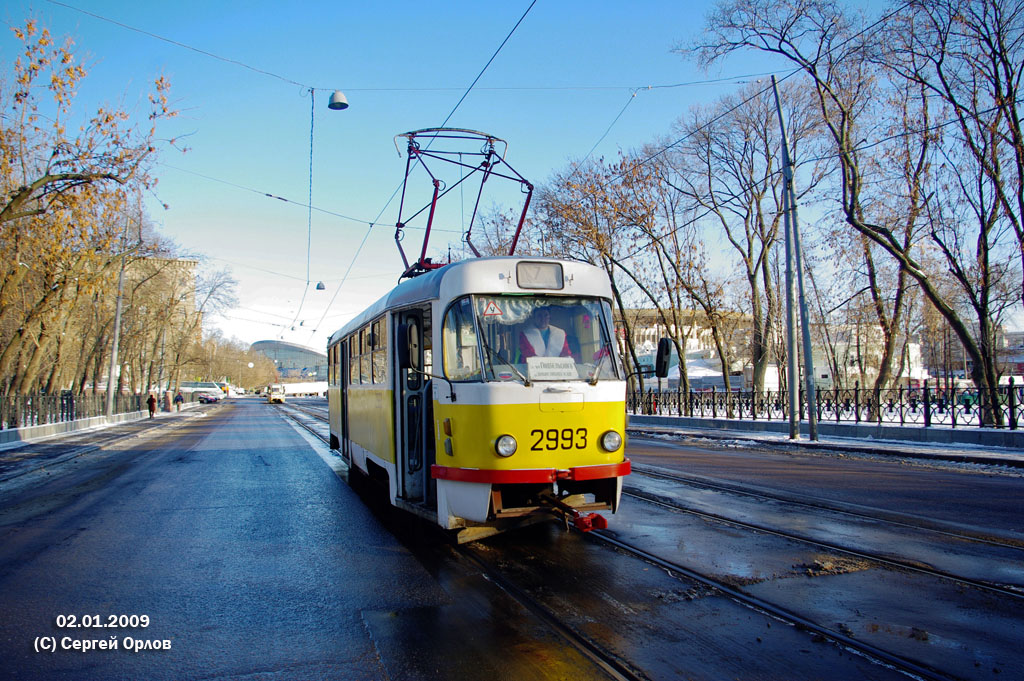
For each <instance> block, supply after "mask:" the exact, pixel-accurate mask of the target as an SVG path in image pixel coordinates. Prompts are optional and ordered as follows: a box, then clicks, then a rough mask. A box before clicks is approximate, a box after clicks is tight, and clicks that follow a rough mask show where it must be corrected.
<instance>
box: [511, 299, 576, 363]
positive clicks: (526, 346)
mask: <svg viewBox="0 0 1024 681" xmlns="http://www.w3.org/2000/svg"><path fill="white" fill-rule="evenodd" d="M519 352H520V353H521V354H522V356H523V357H524V358H525V357H571V356H572V353H571V352H570V351H569V339H568V338H567V337H566V334H565V331H563V330H562V329H560V328H558V327H557V326H552V325H551V309H550V308H547V307H538V308H536V309H535V310H534V311H533V314H531V315H530V322H529V324H527V325H526V327H525V328H524V329H523V330H522V331H520V332H519Z"/></svg>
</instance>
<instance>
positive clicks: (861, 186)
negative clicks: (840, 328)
mask: <svg viewBox="0 0 1024 681" xmlns="http://www.w3.org/2000/svg"><path fill="white" fill-rule="evenodd" d="M977 2H978V3H983V2H985V0H977ZM937 6H938V4H937ZM906 7H907V6H906V5H904V6H902V7H901V8H899V9H898V10H896V11H894V12H891V13H890V14H889V15H887V16H886V17H885V18H884V19H885V20H887V21H891V22H897V23H900V24H901V29H900V30H899V31H897V34H898V35H906V34H907V33H908V31H907V28H906V18H907V17H908V16H910V18H911V19H913V15H912V14H911V15H908V14H906V12H908V11H912V9H913V8H911V10H907V9H906ZM883 24H885V21H883V20H880V21H876V22H874V23H872V24H868V23H867V22H866V21H864V20H862V19H860V18H858V17H855V16H853V15H852V14H850V13H848V12H845V11H844V10H843V9H842V8H841V7H840V6H839V5H838V4H837V3H836V2H832V1H831V0H808V1H806V2H801V3H799V4H798V5H785V6H783V7H781V8H780V7H779V6H778V5H777V4H776V3H770V2H767V0H751V1H743V2H740V1H739V0H728V1H723V2H720V3H719V5H718V6H717V9H716V11H715V12H714V13H713V14H712V16H711V18H710V24H709V26H708V29H707V31H706V34H705V36H704V39H703V40H702V41H701V42H700V43H699V44H698V45H697V46H696V51H697V53H698V55H699V56H700V58H701V59H702V61H703V62H704V63H709V62H711V61H714V60H716V59H718V58H721V57H723V56H725V55H727V54H729V53H731V52H734V51H736V50H741V49H750V48H753V49H757V50H762V51H766V52H771V53H774V54H778V55H781V56H782V57H784V58H786V59H788V60H790V61H791V62H792V63H793V64H795V65H796V66H797V67H798V69H799V70H800V71H801V72H802V74H803V75H804V77H806V78H809V79H810V82H811V83H812V85H813V86H814V90H815V93H816V100H817V102H818V105H819V108H820V112H821V117H822V120H823V122H824V125H825V127H826V130H827V134H828V137H829V139H830V140H831V144H832V147H833V152H834V154H835V155H836V157H837V159H838V164H839V169H840V174H841V180H840V190H841V201H840V206H841V210H842V213H843V216H844V218H845V220H846V222H847V224H849V225H850V226H851V227H852V228H853V229H855V230H856V231H857V232H858V233H859V234H861V235H862V236H863V237H864V238H865V239H866V240H867V241H868V242H870V249H873V248H875V247H878V248H879V249H880V250H881V251H883V252H884V253H886V254H887V255H888V256H891V257H892V258H893V259H894V260H895V262H896V263H897V267H898V270H899V272H900V274H901V275H902V276H905V277H909V278H911V279H913V280H914V281H915V282H916V284H917V285H918V286H919V287H920V289H921V291H922V293H923V294H924V295H925V296H926V297H927V298H928V299H929V301H930V302H931V304H932V305H933V306H934V307H935V308H936V309H937V310H938V311H939V312H940V313H941V314H942V315H943V316H944V317H945V318H946V320H947V321H948V323H949V324H950V326H951V328H952V329H953V331H954V333H956V335H957V336H958V337H959V338H960V340H961V342H962V344H963V346H964V348H965V350H966V352H967V353H968V355H969V356H970V357H971V360H972V365H973V374H972V375H973V378H974V381H975V384H976V385H977V386H978V387H979V389H980V390H982V391H983V392H984V393H985V395H986V399H985V400H983V402H984V403H985V404H986V405H988V408H987V409H986V412H985V415H984V419H985V421H986V422H988V423H996V424H999V423H1001V422H1002V413H1001V411H1000V410H996V409H992V408H991V405H995V404H997V403H998V393H997V388H998V376H997V374H996V369H995V359H996V358H995V353H994V352H993V350H994V348H993V347H992V343H991V336H990V335H989V333H988V331H987V330H988V329H990V328H991V325H992V323H993V316H992V310H991V309H990V308H989V307H987V296H988V294H989V293H990V292H991V290H992V284H993V282H992V281H991V276H992V275H993V273H998V272H1000V271H1002V270H1003V269H1005V263H1003V262H997V260H998V253H999V245H998V244H999V241H1000V238H1001V234H1000V231H999V225H998V223H999V222H1000V219H1001V213H1002V210H1000V211H998V212H997V211H996V210H994V208H993V205H994V201H996V202H999V203H1000V205H1002V202H1001V201H1000V200H999V199H998V191H993V190H992V188H991V187H990V186H982V184H985V183H987V182H988V180H989V177H988V176H985V175H983V174H982V175H977V174H976V175H974V177H975V178H977V179H978V180H981V181H982V184H979V183H978V182H977V181H975V182H973V183H972V182H969V181H968V182H964V183H963V184H960V185H959V186H957V185H956V183H946V184H945V185H937V184H935V182H937V181H936V180H934V179H933V176H932V175H930V174H929V173H928V167H929V161H928V159H929V158H931V154H932V153H942V154H944V155H947V156H948V155H949V154H950V153H951V152H952V151H953V149H954V147H952V146H946V147H945V148H944V150H942V151H938V150H936V151H935V152H933V151H932V150H933V149H934V148H935V147H936V146H940V145H938V144H937V141H936V140H935V139H934V137H933V136H932V135H930V134H929V133H930V132H932V131H934V130H935V128H934V127H933V126H932V125H931V124H930V123H928V121H929V117H930V112H931V111H932V109H931V108H930V107H931V106H932V105H931V103H930V102H929V100H928V98H927V97H923V98H922V97H918V98H917V100H916V116H917V117H918V118H919V119H922V120H923V121H924V122H925V123H926V124H925V125H924V127H921V128H918V127H915V124H914V123H913V122H912V120H911V117H909V116H906V111H907V109H904V110H903V111H899V112H898V113H897V114H896V116H895V117H896V118H903V119H904V120H906V121H907V123H908V124H909V125H907V126H906V128H908V129H906V130H905V132H904V133H902V137H904V138H905V139H908V140H911V139H912V140H914V145H915V148H914V149H913V154H912V155H911V158H914V159H917V160H916V161H915V163H916V165H915V163H911V164H909V165H907V166H905V167H906V168H909V169H910V172H909V173H904V174H903V177H904V178H909V179H910V187H911V188H910V189H909V190H908V191H907V193H906V196H908V197H910V198H911V201H912V203H911V205H912V207H913V210H911V211H909V212H908V213H907V215H906V216H905V217H906V219H905V220H893V219H892V214H891V213H889V212H884V211H876V210H872V209H873V208H875V207H877V204H875V205H873V204H872V203H870V202H869V201H867V200H866V199H867V197H868V196H869V195H870V194H869V188H870V186H871V185H870V184H869V175H868V172H869V168H868V167H866V165H865V159H866V152H867V150H868V146H867V145H866V144H865V143H864V140H866V139H867V138H869V137H873V138H874V139H875V143H876V144H882V143H884V142H885V140H884V139H879V135H878V134H877V132H876V131H875V129H874V128H866V127H864V126H863V125H862V123H863V122H865V121H876V120H877V119H876V118H873V117H868V118H865V117H864V116H865V113H866V112H868V109H869V108H870V107H872V106H873V105H874V104H877V103H879V102H880V101H882V98H880V97H879V96H878V92H879V91H878V89H877V88H878V87H879V85H880V81H881V79H882V78H885V77H886V76H887V75H890V74H893V73H896V72H894V71H892V70H891V69H890V70H888V71H886V70H884V69H882V68H881V67H880V66H879V65H880V64H888V63H891V62H892V57H891V55H890V53H888V52H886V51H885V49H886V48H887V47H888V46H890V45H896V44H898V43H897V42H896V40H897V35H896V34H894V35H891V36H889V38H888V39H886V40H882V41H878V40H877V39H876V35H877V34H878V33H879V32H880V31H881V29H880V28H879V27H880V26H882V25H883ZM885 84H886V85H891V83H888V82H887V83H885ZM897 89H898V88H897ZM906 91H907V92H910V93H912V92H913V91H912V90H909V89H908V90H906ZM911 101H912V102H913V100H911ZM1014 106H1016V104H1015V105H1014ZM988 139H989V140H990V143H991V144H992V145H994V144H995V143H996V139H995V137H994V136H990V137H989V138H988ZM986 144H987V145H988V146H985V147H984V151H983V154H982V155H986V154H992V153H994V148H993V146H991V145H990V144H989V143H986ZM957 170H958V174H959V176H960V177H964V174H963V171H964V168H963V166H962V164H958V165H957ZM929 182H930V183H932V184H931V186H932V187H934V188H935V190H937V189H938V188H939V187H940V186H941V187H943V188H946V187H952V188H954V189H958V190H959V194H960V198H958V199H957V201H956V202H955V203H954V205H955V206H958V207H963V206H964V205H966V206H969V207H970V209H971V210H972V211H973V212H974V214H975V220H974V225H975V226H974V232H973V236H972V237H971V240H972V242H973V243H974V244H975V246H974V247H973V249H972V251H973V254H974V257H973V258H971V259H970V260H969V261H968V260H963V259H961V258H960V256H963V255H964V254H965V251H964V250H963V249H958V248H956V247H955V246H956V245H958V244H962V243H963V242H964V237H965V236H967V235H966V234H964V232H963V230H962V225H961V223H960V222H959V221H957V220H955V219H953V217H954V216H953V215H952V214H951V209H950V207H947V210H944V211H939V210H938V209H937V207H936V206H935V201H936V200H937V194H938V192H937V191H929V190H928V189H927V188H926V187H925V183H929ZM962 215H963V213H961V214H960V215H958V216H957V217H962ZM921 218H926V219H924V220H922V219H921ZM954 234H955V235H956V238H955V239H954V238H952V237H953V235H954ZM922 237H924V238H928V239H929V240H930V242H931V244H932V245H933V246H934V247H936V248H938V249H940V250H942V251H943V252H944V255H945V261H946V263H947V264H948V266H949V267H950V268H951V269H953V270H954V271H955V270H956V269H957V268H958V267H959V266H963V267H962V268H961V269H962V270H963V272H964V274H965V275H967V274H968V273H969V274H970V275H971V276H970V277H968V276H962V277H959V278H960V280H961V283H964V282H966V281H967V280H968V279H970V280H971V281H972V283H973V284H974V285H975V287H976V291H977V292H978V293H979V294H980V295H976V296H974V299H975V300H977V302H978V303H979V304H978V305H975V306H974V312H975V315H974V319H975V325H976V326H977V328H978V330H979V334H978V335H977V336H975V335H974V334H973V333H972V328H971V327H972V324H971V323H970V322H969V321H968V320H966V319H964V318H963V317H962V316H961V315H960V314H959V312H958V310H957V308H956V306H955V304H954V301H952V300H950V299H949V298H947V297H945V296H944V295H943V292H942V289H941V287H940V286H938V285H937V283H936V282H937V277H936V275H935V273H933V272H930V271H929V270H928V269H927V268H926V267H925V266H924V264H923V261H922V259H921V258H922V253H921V245H920V243H919V242H920V240H921V238H922ZM870 249H865V254H866V255H867V254H869V253H870ZM968 263H969V267H968ZM904 290H905V287H904V286H900V287H899V288H898V291H897V296H899V295H901V294H902V292H903V291H904ZM878 300H881V297H879V298H878ZM894 310H895V311H896V312H899V310H898V309H895V308H894ZM882 325H883V328H887V329H890V330H891V329H898V328H900V326H901V325H900V324H899V319H898V317H897V316H896V315H893V316H892V317H890V318H889V319H888V320H887V321H885V322H883V323H882ZM894 344H895V335H893V336H891V337H890V339H889V341H887V346H889V345H894ZM892 350H895V348H894V347H893V348H892ZM894 355H895V352H890V353H889V355H888V356H889V357H890V358H892V357H893V356H894ZM890 361H891V359H890Z"/></svg>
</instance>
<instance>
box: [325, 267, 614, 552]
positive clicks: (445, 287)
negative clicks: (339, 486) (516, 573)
mask: <svg viewBox="0 0 1024 681" xmlns="http://www.w3.org/2000/svg"><path fill="white" fill-rule="evenodd" d="M611 295H612V293H611V288H610V285H609V282H608V277H607V275H606V274H605V272H604V271H603V270H601V269H600V268H597V267H593V266H591V265H587V264H585V263H579V262H572V261H559V260H552V259H545V258H516V257H495V258H477V259H472V260H465V261H461V262H456V263H452V264H449V265H446V266H444V267H441V268H439V269H434V270H432V271H430V272H427V273H425V274H422V275H420V276H418V277H415V278H412V279H408V280H405V281H403V282H402V283H400V284H399V285H398V286H397V287H396V288H394V289H393V290H392V291H391V292H390V293H389V294H388V295H386V296H385V297H383V298H382V299H380V300H379V301H377V302H376V303H375V304H374V305H372V306H371V307H370V308H368V309H367V310H366V311H364V312H363V313H362V314H360V315H359V316H358V317H356V318H355V319H353V320H352V321H351V322H350V323H349V324H347V325H346V326H345V327H343V328H342V329H340V330H339V331H337V332H336V333H334V334H333V335H332V336H331V338H330V341H329V342H328V348H327V350H328V364H329V388H328V399H329V403H330V430H331V446H332V447H333V448H336V449H339V450H340V451H341V454H342V456H343V457H344V459H345V460H346V461H347V462H348V464H349V469H350V481H353V480H365V479H367V478H368V479H370V480H374V481H376V482H378V483H379V485H380V486H381V487H384V486H386V489H387V494H388V497H389V500H390V502H391V504H393V505H395V506H398V507H400V508H403V509H406V510H408V511H411V512H413V513H416V514H418V515H421V516H424V517H427V518H429V519H430V520H432V521H433V522H436V523H437V524H439V525H440V526H442V527H444V528H447V529H450V530H457V531H458V532H457V533H458V539H459V541H471V540H473V539H478V538H480V537H483V536H487V535H490V534H494V533H496V532H500V531H502V530H505V529H508V528H511V527H515V526H517V525H520V524H525V523H529V522H533V521H535V520H537V519H540V518H551V517H553V516H559V515H561V516H562V517H566V518H571V519H572V520H573V522H575V524H576V525H577V526H578V527H581V528H582V529H589V528H590V527H591V526H594V527H603V526H605V523H604V519H603V518H602V517H601V516H598V515H596V514H592V513H589V512H590V511H593V510H605V509H610V510H611V511H612V512H614V511H615V510H616V509H617V507H618V504H619V498H620V495H621V492H622V478H623V476H625V475H628V474H629V472H630V462H629V460H628V459H626V458H625V455H624V450H625V405H624V401H625V380H624V379H625V375H624V372H623V368H622V366H621V365H620V362H619V358H618V353H617V352H616V350H615V347H614V340H613V339H614V335H613V330H614V327H613V324H612V313H611Z"/></svg>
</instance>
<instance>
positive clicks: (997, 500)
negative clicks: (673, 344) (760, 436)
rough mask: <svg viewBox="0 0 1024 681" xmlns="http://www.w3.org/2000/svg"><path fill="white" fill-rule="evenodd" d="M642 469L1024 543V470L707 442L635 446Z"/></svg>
mask: <svg viewBox="0 0 1024 681" xmlns="http://www.w3.org/2000/svg"><path fill="white" fill-rule="evenodd" d="M629 456H630V458H631V459H632V460H633V462H634V463H639V464H649V465H654V466H659V467H663V468H666V469H669V470H675V471H678V472H680V473H682V474H684V475H688V476H697V477H706V478H708V479H714V480H722V481H727V482H737V483H741V484H744V485H749V486H755V487H763V488H765V489H769V490H773V491H775V492H779V493H787V494H789V495H790V496H793V497H795V498H807V499H811V500H819V501H823V502H827V503H836V502H839V503H842V504H849V505H851V506H864V507H867V508H870V509H877V510H883V511H889V512H892V513H894V514H906V515H913V516H916V517H917V518H920V519H923V520H926V521H934V522H937V523H944V524H948V525H952V526H962V527H965V528H970V529H972V530H974V531H976V532H977V533H978V534H985V535H994V536H1000V537H1005V538H1007V539H1009V540H1012V541H1020V542H1024V474H1022V473H1024V471H1022V470H1021V469H1009V468H1008V469H1000V468H999V467H997V466H985V465H975V464H956V463H948V462H942V461H937V460H936V461H932V462H928V461H926V460H922V459H910V458H902V457H898V456H889V457H881V456H871V455H862V454H857V453H854V452H851V453H848V454H843V453H841V452H835V451H821V450H813V451H806V450H800V449H797V448H789V447H786V446H784V445H777V446H767V447H766V448H765V449H762V450H761V451H758V449H757V445H752V444H751V443H747V444H745V445H738V444H737V443H728V442H725V443H723V442H721V441H704V440H702V439H701V438H692V437H683V438H671V439H656V438H650V437H641V436H634V437H630V441H629Z"/></svg>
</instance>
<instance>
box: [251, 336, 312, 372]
mask: <svg viewBox="0 0 1024 681" xmlns="http://www.w3.org/2000/svg"><path fill="white" fill-rule="evenodd" d="M249 350H251V351H256V352H259V353H262V354H263V355H264V356H266V357H267V358H269V359H271V360H273V362H274V366H275V367H276V368H277V376H278V378H279V379H280V380H282V381H326V380H327V354H326V353H324V352H319V351H317V350H314V349H313V348H307V347H306V346H304V345H298V344H296V343H287V342H285V341H279V340H261V341H256V342H255V343H253V344H252V345H251V346H250V347H249Z"/></svg>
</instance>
